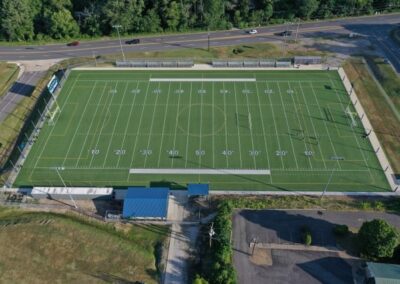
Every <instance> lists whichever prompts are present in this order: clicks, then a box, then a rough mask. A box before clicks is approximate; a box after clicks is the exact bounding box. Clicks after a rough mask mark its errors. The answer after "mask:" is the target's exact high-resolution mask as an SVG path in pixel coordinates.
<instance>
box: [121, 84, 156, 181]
mask: <svg viewBox="0 0 400 284" xmlns="http://www.w3.org/2000/svg"><path fill="white" fill-rule="evenodd" d="M150 84H151V83H150V82H147V88H146V94H145V96H144V101H143V107H142V112H141V113H140V118H139V125H138V133H140V127H141V126H142V119H143V113H144V105H145V103H146V100H147V95H148V93H149V88H150ZM138 140H139V135H137V136H136V138H135V145H134V146H133V152H132V159H131V163H130V165H131V166H130V167H132V163H133V160H134V158H135V154H136V146H137V143H138ZM127 180H129V176H128V178H127Z"/></svg>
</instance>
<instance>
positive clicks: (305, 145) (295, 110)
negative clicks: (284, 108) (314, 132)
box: [288, 82, 313, 169]
mask: <svg viewBox="0 0 400 284" xmlns="http://www.w3.org/2000/svg"><path fill="white" fill-rule="evenodd" d="M288 86H289V88H290V89H291V90H293V93H292V94H291V95H289V96H291V97H292V102H293V106H294V112H295V113H296V117H297V121H298V123H299V126H300V127H301V128H302V125H301V123H300V116H299V112H298V110H297V107H296V102H295V100H294V96H295V94H296V93H295V90H294V89H292V86H291V85H290V83H289V82H288ZM303 120H304V117H303ZM304 126H305V128H306V131H307V132H308V128H307V123H306V122H305V121H304ZM301 130H303V129H301ZM303 133H304V132H303ZM303 142H304V147H305V149H306V151H308V147H307V143H306V139H305V137H303ZM307 160H308V163H309V164H310V167H311V169H312V168H313V166H312V163H311V159H310V158H308V159H307Z"/></svg>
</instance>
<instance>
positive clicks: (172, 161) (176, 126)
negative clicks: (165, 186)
mask: <svg viewBox="0 0 400 284" xmlns="http://www.w3.org/2000/svg"><path fill="white" fill-rule="evenodd" d="M179 89H182V83H180V84H179ZM180 101H181V95H179V96H178V107H177V109H176V117H175V135H174V144H173V149H172V150H174V151H175V150H176V149H175V146H176V132H177V131H178V121H179V104H180ZM174 160H175V159H171V168H173V167H174Z"/></svg>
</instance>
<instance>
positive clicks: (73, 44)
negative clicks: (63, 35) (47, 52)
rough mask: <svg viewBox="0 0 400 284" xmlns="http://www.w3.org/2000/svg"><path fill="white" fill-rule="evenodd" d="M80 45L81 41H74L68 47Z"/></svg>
mask: <svg viewBox="0 0 400 284" xmlns="http://www.w3.org/2000/svg"><path fill="white" fill-rule="evenodd" d="M78 45H79V41H73V42H70V43H68V44H67V46H78Z"/></svg>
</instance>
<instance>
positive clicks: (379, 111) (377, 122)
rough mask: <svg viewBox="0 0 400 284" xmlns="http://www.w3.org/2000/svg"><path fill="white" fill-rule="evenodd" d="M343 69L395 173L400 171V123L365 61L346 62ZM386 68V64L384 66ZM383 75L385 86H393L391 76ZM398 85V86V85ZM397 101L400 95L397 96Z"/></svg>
mask: <svg viewBox="0 0 400 284" xmlns="http://www.w3.org/2000/svg"><path fill="white" fill-rule="evenodd" d="M344 69H345V71H346V73H347V76H348V77H349V79H350V81H351V82H352V83H353V86H354V88H355V91H356V92H357V96H358V98H359V100H360V102H361V104H362V106H363V107H364V109H365V111H366V113H367V114H368V118H369V120H370V121H371V124H372V126H373V128H374V130H375V132H376V134H377V136H378V138H379V141H380V142H381V144H382V147H383V148H384V150H385V152H386V155H387V157H388V159H389V161H390V163H391V165H392V167H393V170H394V171H395V173H400V143H399V139H400V122H399V121H398V120H397V118H396V116H395V115H394V113H393V111H392V109H391V107H390V105H389V103H388V102H387V101H386V100H385V98H384V95H383V94H382V92H381V90H380V89H379V87H378V86H377V84H376V83H375V81H374V80H373V78H372V76H371V74H370V73H369V72H368V68H367V66H366V64H365V63H364V62H363V61H362V60H361V59H360V58H352V59H350V60H348V61H347V62H346V64H345V65H344ZM385 70H386V67H385ZM390 77H391V76H389V77H386V81H387V82H386V83H385V85H386V86H387V88H389V87H388V86H394V88H393V89H395V88H396V86H395V84H396V83H394V82H391V80H394V78H390ZM397 88H398V87H397ZM396 101H397V103H399V98H398V95H397V98H396Z"/></svg>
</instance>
